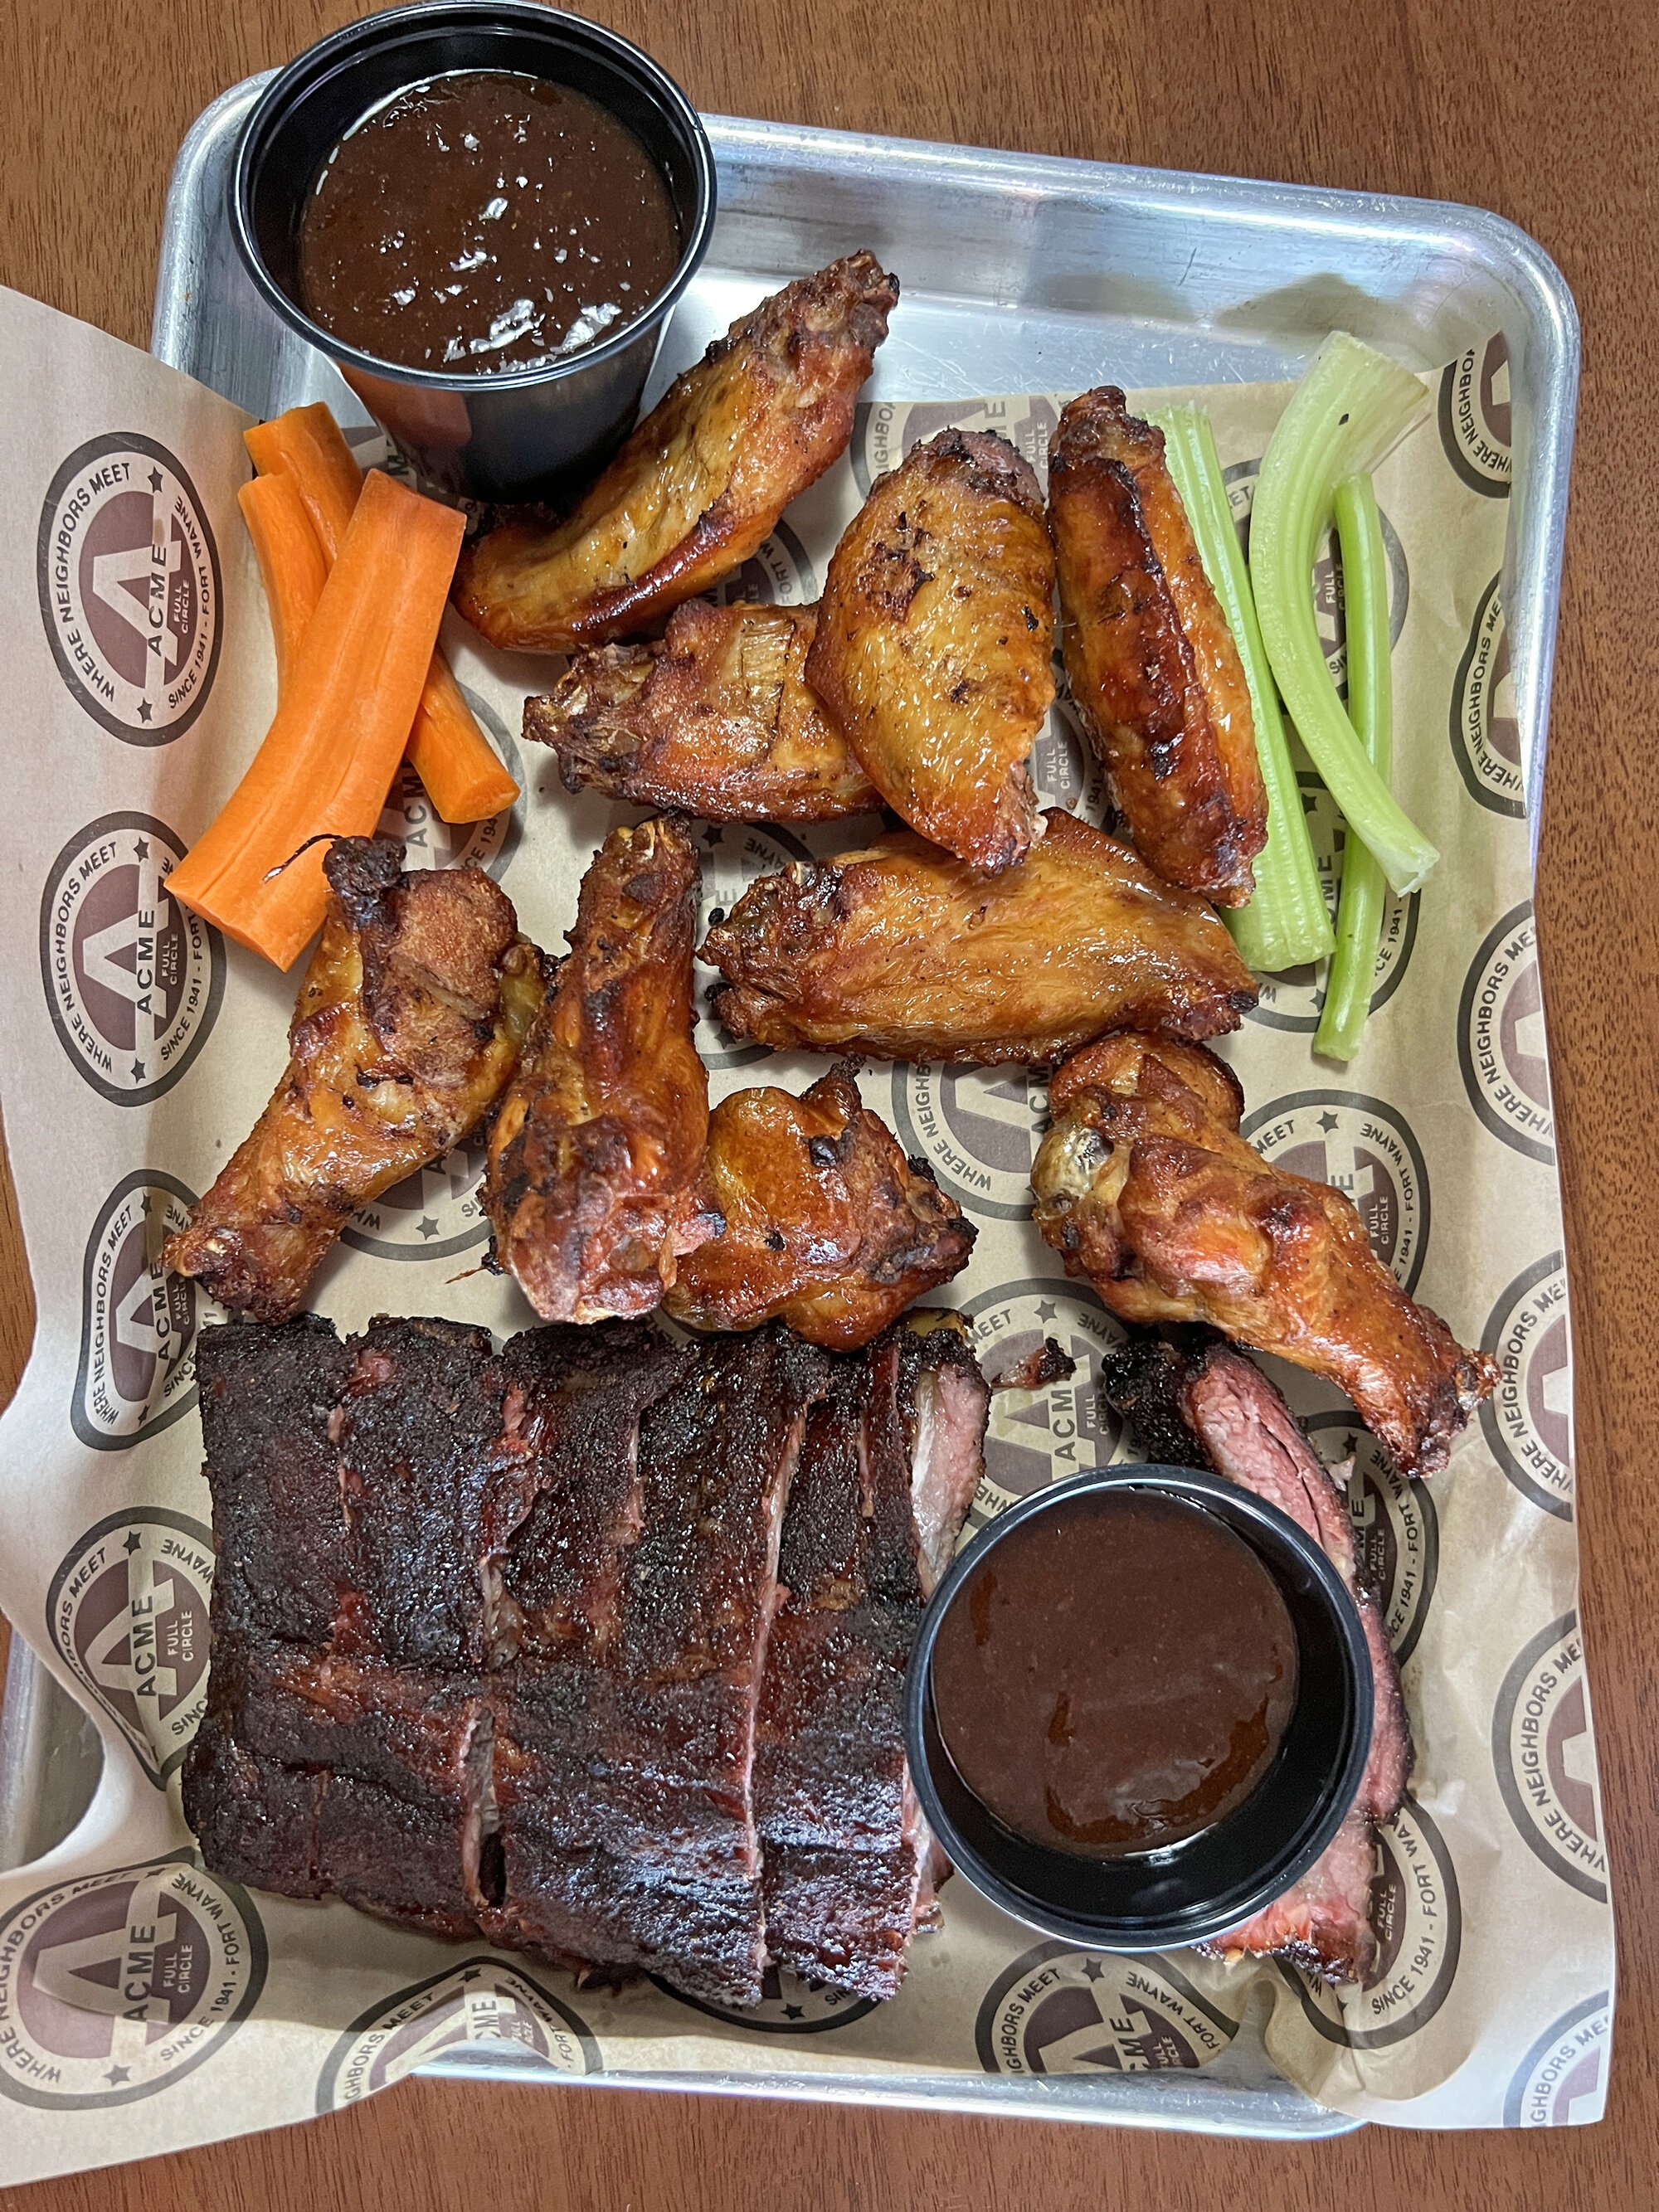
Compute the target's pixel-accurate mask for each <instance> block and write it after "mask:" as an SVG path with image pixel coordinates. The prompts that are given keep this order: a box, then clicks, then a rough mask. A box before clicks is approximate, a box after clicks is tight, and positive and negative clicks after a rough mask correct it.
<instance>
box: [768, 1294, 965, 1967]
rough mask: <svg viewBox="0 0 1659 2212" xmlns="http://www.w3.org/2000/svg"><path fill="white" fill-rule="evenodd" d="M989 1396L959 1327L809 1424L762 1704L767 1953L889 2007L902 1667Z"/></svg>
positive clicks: (908, 1833)
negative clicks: (879, 1999) (880, 1999)
mask: <svg viewBox="0 0 1659 2212" xmlns="http://www.w3.org/2000/svg"><path fill="white" fill-rule="evenodd" d="M987 1403H988V1394H987V1389H986V1386H985V1382H984V1378H983V1377H982V1376H981V1374H980V1371H979V1368H978V1364H977V1363H976V1362H975V1359H974V1357H973V1354H972V1353H971V1352H969V1349H968V1346H967V1340H966V1338H965V1336H964V1334H963V1332H962V1328H961V1325H960V1323H959V1322H957V1320H956V1317H955V1316H953V1315H951V1316H945V1315H934V1314H915V1315H912V1316H910V1317H909V1318H908V1320H907V1321H903V1322H898V1323H897V1324H896V1326H895V1327H893V1328H890V1329H889V1330H888V1331H887V1332H886V1334H884V1335H883V1336H881V1337H879V1338H878V1340H877V1341H876V1342H875V1343H874V1344H873V1345H872V1346H870V1348H869V1349H868V1351H866V1352H863V1353H861V1354H860V1355H858V1356H857V1357H855V1358H844V1359H841V1360H838V1361H837V1362H836V1373H835V1378H834V1381H833V1382H832V1383H831V1385H830V1389H829V1395H828V1397H827V1398H826V1399H825V1400H824V1401H823V1402H822V1403H821V1404H820V1405H818V1406H817V1407H814V1408H813V1411H812V1413H811V1417H810V1419H809V1421H808V1424H807V1431H806V1443H805V1449H804V1450H803V1451H802V1454H801V1460H800V1465H799V1470H798V1472H797V1474H796V1477H795V1483H794V1487H793V1491H792V1492H791V1494H790V1500H789V1508H788V1512H787V1516H786V1517H785V1520H784V1526H783V1546H782V1553H781V1561H780V1566H779V1573H780V1577H781V1580H782V1582H783V1583H784V1584H785V1585H786V1592H787V1594H786V1595H785V1598H784V1601H783V1603H782V1605H781V1608H780V1610H779V1613H778V1618H777V1620H776V1622H775V1625H774V1626H773V1631H772V1642H771V1649H770V1651H769V1655H768V1658H767V1667H766V1680H765V1684H764V1686H763V1691H762V1693H761V1706H760V1720H759V1727H758V1731H757V1735H758V1744H757V1753H756V1761H755V1818H756V1821H757V1826H758V1827H759V1829H760V1832H761V1837H762V1839H763V1845H764V1850H765V1860H766V1874H765V1881H766V1923H767V1925H766V1936H767V1943H768V1947H769V1950H770V1952H771V1954H772V1957H773V1958H774V1959H775V1960H776V1961H777V1963H778V1964H779V1965H780V1966H792V1967H793V1968H795V1969H796V1970H797V1971H798V1972H800V1973H803V1974H806V1975H809V1976H811V1978H813V1979H815V1980H818V1981H823V1982H828V1983H830V1984H834V1985H835V1986H836V1987H837V1988H840V1989H846V1990H854V1991H856V1992H857V1993H858V1994H859V1995H860V1996H872V1997H884V1996H891V1995H892V1994H893V1992H894V1990H896V1988H897V1987H898V1984H899V1982H900V1980H901V1979H902V1976H903V1972H904V1966H905V1956H906V1950H907V1947H908V1942H909V1939H910V1936H911V1935H912V1934H913V1933H914V1932H915V1929H916V1927H917V1926H918V1925H919V1924H921V1923H923V1922H924V1921H925V1920H926V1919H927V1917H928V1916H929V1915H930V1914H931V1911H932V1905H933V1881H932V1852H933V1844H932V1839H931V1838H930V1837H929V1835H928V1833H927V1827H926V1825H925V1824H924V1822H923V1820H922V1818H921V1810H920V1808H918V1806H917V1804H916V1802H915V1796H914V1793H913V1792H912V1790H911V1788H910V1777H909V1770H908V1765H907V1764H906V1761H905V1756H904V1734H903V1695H904V1670H905V1667H906V1664H907V1662H908V1659H909V1656H910V1647H911V1645H912V1644H914V1642H915V1636H916V1631H917V1629H918V1627H919V1626H920V1625H921V1614H922V1609H923V1607H924V1606H925V1605H926V1603H927V1596H928V1594H929V1593H930V1592H931V1590H932V1589H933V1584H934V1583H935V1582H936V1581H937V1579H938V1577H939V1572H940V1571H941V1569H942V1567H943V1565H944V1564H945V1561H947V1560H948V1559H949V1558H950V1555H951V1551H952V1549H953V1548H954V1547H955V1543H956V1539H957V1533H958V1532H959V1530H960V1529H961V1527H962V1523H963V1518H964V1516H966V1513H967V1510H968V1507H969V1503H970V1501H971V1499H972V1498H973V1494H974V1490H975V1485H976V1484H977V1482H978V1480H979V1477H980V1474H981V1468H982V1466H983V1456H982V1454H983V1443H984V1435H985V1418H986V1408H987Z"/></svg>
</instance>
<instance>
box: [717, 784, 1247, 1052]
mask: <svg viewBox="0 0 1659 2212" xmlns="http://www.w3.org/2000/svg"><path fill="white" fill-rule="evenodd" d="M1044 819H1045V821H1046V823H1047V825H1048V829H1047V834H1046V836H1044V837H1043V839H1042V842H1041V844H1039V845H1036V846H1035V847H1033V848H1032V850H1031V852H1030V855H1029V857H1028V858H1027V859H1026V860H1023V861H1022V862H1021V863H1020V865H1019V866H1018V867H1015V868H1008V869H1006V870H1005V871H1004V872H1002V873H1001V874H1000V875H996V876H988V877H987V876H981V875H977V874H975V872H974V870H973V869H972V868H970V867H968V866H965V865H964V863H963V862H962V861H960V860H952V859H951V856H950V855H949V854H946V853H941V852H939V851H938V850H937V849H936V848H934V847H933V846H931V845H927V844H924V843H923V842H922V841H921V838H920V837H913V836H908V835H906V834H902V833H901V834H900V835H897V836H889V837H883V838H881V839H880V840H879V841H878V842H877V843H875V844H873V845H872V846H870V847H869V848H867V849H866V850H864V851H861V852H856V853H843V854H841V855H840V857H839V858H837V859H836V860H817V861H813V862H811V863H805V862H801V863H797V864H796V866H793V867H791V868H788V869H787V870H786V871H785V872H783V873H782V874H781V875H775V876H763V877H762V878H760V880H759V881H758V882H757V883H753V884H750V886H749V888H748V890H746V891H745V892H744V895H743V896H742V898H741V899H739V900H738V903H737V905H736V906H735V907H734V908H732V912H731V914H730V915H728V916H727V917H726V920H725V921H723V922H721V923H720V925H719V927H716V928H714V929H711V930H710V931H709V933H708V939H707V940H706V941H705V943H704V945H703V948H702V953H701V955H700V956H699V957H701V958H702V959H704V960H706V961H708V963H710V965H711V966H714V967H717V968H719V969H720V970H721V971H722V973H723V975H725V978H726V981H724V982H723V983H720V984H717V985H716V986H715V987H714V990H713V991H712V992H711V993H710V994H709V1000H710V1004H711V1005H712V1006H713V1007H714V1011H715V1012H716V1013H718V1015H719V1016H720V1019H721V1021H722V1022H724V1023H725V1024H726V1028H727V1029H728V1030H731V1032H732V1035H733V1036H741V1037H753V1038H754V1039H756V1041H757V1042H759V1043H761V1044H768V1045H771V1046H772V1047H773V1048H775V1049H776V1050H780V1051H787V1050H789V1049H791V1048H794V1047H797V1046H804V1047H805V1048H807V1049H808V1050H810V1051H817V1052H823V1051H832V1052H837V1051H848V1050H851V1051H858V1052H863V1053H869V1054H873V1055H875V1056H877V1057H878V1058H882V1059H887V1060H969V1061H972V1060H978V1061H982V1062H991V1061H995V1060H1026V1061H1046V1060H1059V1059H1061V1058H1062V1057H1063V1056H1064V1055H1065V1054H1066V1053H1068V1052H1071V1051H1073V1050H1074V1049H1075V1048H1076V1047H1077V1046H1079V1044H1084V1043H1086V1042H1088V1041H1089V1040H1090V1039H1091V1037H1097V1036H1100V1034H1101V1033H1102V1031H1103V1030H1109V1029H1126V1028H1127V1029H1148V1030H1163V1031H1166V1032H1170V1033H1173V1034H1175V1035H1177V1036H1195V1037H1204V1036H1216V1035H1218V1033H1219V1032H1220V1031H1221V1030H1232V1029H1237V1027H1238V1020H1239V1015H1240V1013H1241V1012H1242V1011H1243V1009H1244V1008H1245V1007H1247V1006H1254V1005H1255V982H1254V981H1253V980H1252V978H1251V975H1250V972H1249V969H1248V968H1246V967H1245V965H1244V963H1243V961H1242V960H1240V958H1239V957H1238V955H1237V952H1236V951H1234V949H1233V942H1232V939H1231V938H1230V937H1229V936H1228V934H1227V933H1226V931H1225V929H1224V928H1223V927H1222V925H1221V923H1220V921H1218V918H1217V917H1216V915H1214V914H1213V913H1212V910H1211V909H1210V908H1208V907H1207V906H1206V905H1205V903H1204V902H1203V901H1202V900H1201V899H1198V898H1194V896H1193V895H1192V894H1191V892H1189V891H1178V890H1171V889H1170V886H1169V884H1165V883H1163V882H1161V881H1160V880H1159V878H1158V877H1157V876H1155V875H1154V874H1153V873H1152V870H1151V869H1150V868H1149V867H1147V866H1146V863H1145V862H1144V861H1143V860H1140V859H1139V856H1138V855H1137V854H1134V853H1133V852H1131V851H1130V849H1129V848H1128V847H1127V845H1121V844H1119V843H1118V842H1117V840H1116V839H1115V838H1113V837H1109V836H1106V835H1105V834H1104V832H1103V831H1102V830H1099V829H1091V828H1090V827H1089V826H1088V824H1087V823H1083V822H1079V820H1078V819H1077V818H1076V817H1075V816H1074V815H1071V814H1066V813H1062V812H1060V811H1058V810H1056V811H1054V812H1052V813H1050V814H1048V815H1047V816H1046V817H1044Z"/></svg>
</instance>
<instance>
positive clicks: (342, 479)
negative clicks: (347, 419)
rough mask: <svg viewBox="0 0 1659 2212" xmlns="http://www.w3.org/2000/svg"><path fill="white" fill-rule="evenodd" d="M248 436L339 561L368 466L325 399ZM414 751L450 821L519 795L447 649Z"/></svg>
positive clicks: (424, 697) (418, 717) (486, 811)
mask: <svg viewBox="0 0 1659 2212" xmlns="http://www.w3.org/2000/svg"><path fill="white" fill-rule="evenodd" d="M242 436H243V441H244V443H245V444H246V447H247V449H248V452H249V453H250V454H251V455H252V459H253V465H254V466H255V468H257V469H258V471H259V472H260V474H261V475H262V476H264V475H267V474H269V475H281V476H287V477H292V478H293V480H294V483H295V488H296V489H297V490H298V492H299V495H300V497H301V500H302V501H304V503H305V510H306V513H307V515H308V516H309V517H310V519H311V526H312V529H313V531H314V532H315V533H316V536H317V542H318V544H319V545H320V546H321V547H322V549H323V557H324V558H325V560H326V561H332V560H333V559H334V558H335V556H336V554H337V551H338V550H339V546H340V543H341V540H342V539H343V538H344V536H345V532H346V526H347V525H348V524H349V522H350V520H351V510H352V507H354V505H355V504H356V499H357V494H358V490H359V489H360V487H361V485H362V471H361V470H360V469H359V467H358V466H357V461H356V455H355V454H354V453H352V450H351V448H350V447H349V446H348V445H347V443H346V441H345V438H344V436H343V434H342V432H341V429H340V426H339V424H338V423H337V422H336V421H335V419H334V417H333V416H332V415H331V413H330V412H329V410H328V409H327V408H326V407H325V406H324V405H323V404H322V403H321V401H320V400H319V401H316V402H314V403H313V404H312V405H311V406H309V407H290V408H289V410H288V412H287V413H286V414H285V415H278V416H274V417H273V419H272V420H271V421H270V422H260V423H257V424H256V425H255V426H254V428H252V429H251V430H245V431H244V432H243V434H242ZM408 755H409V759H410V763H411V764H412V765H413V767H414V769H415V770H416V774H417V775H419V777H420V779H421V781H422V783H423V784H424V785H425V786H426V790H427V796H428V798H429V799H431V801H432V804H433V805H434V806H435V808H436V809H437V811H438V813H439V815H440V816H441V818H442V819H443V820H444V821H446V822H481V821H483V819H484V818H485V817H486V816H488V815H491V814H499V813H501V811H502V810H503V809H504V808H506V807H508V806H511V805H513V801H514V800H515V799H517V798H518V796H519V787H518V785H517V784H516V783H514V781H513V779H512V777H511V776H510V775H508V774H507V770H506V769H504V768H503V767H502V766H501V762H500V760H499V759H498V758H497V757H496V754H495V747H494V746H493V745H492V744H490V742H489V738H486V737H485V735H484V733H483V731H482V730H481V729H480V728H479V727H478V725H477V720H476V719H475V717H474V715H473V713H472V710H471V708H470V707H469V706H468V705H467V703H466V701H465V698H464V697H463V696H462V695H461V687H460V685H459V684H457V682H456V681H455V678H454V677H453V674H452V673H451V671H450V666H449V663H448V662H447V660H446V659H444V657H443V655H442V653H434V654H433V656H432V665H431V667H430V668H429V669H428V671H427V680H426V683H425V684H424V685H423V686H422V691H421V703H420V706H419V708H417V710H416V714H415V719H414V723H413V726H411V728H410V732H409V744H408Z"/></svg>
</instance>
